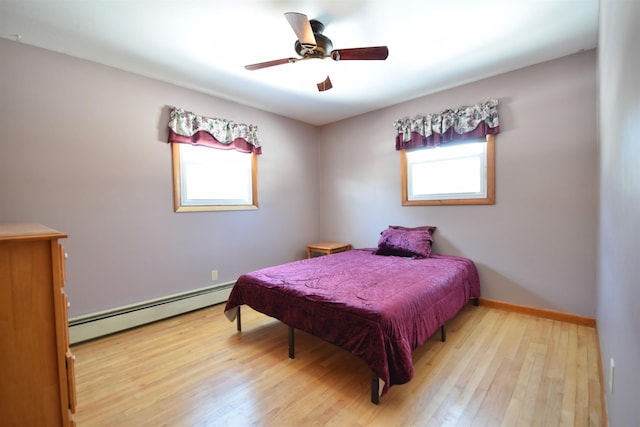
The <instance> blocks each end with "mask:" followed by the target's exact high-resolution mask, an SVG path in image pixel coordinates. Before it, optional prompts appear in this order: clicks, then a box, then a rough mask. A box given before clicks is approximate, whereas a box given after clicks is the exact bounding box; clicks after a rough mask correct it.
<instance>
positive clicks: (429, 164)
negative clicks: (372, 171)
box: [400, 135, 495, 206]
mask: <svg viewBox="0 0 640 427" xmlns="http://www.w3.org/2000/svg"><path fill="white" fill-rule="evenodd" d="M494 141H495V137H494V135H487V136H486V140H485V138H482V139H478V140H477V142H470V141H465V142H464V143H462V144H443V145H440V146H438V147H436V148H417V149H412V150H401V151H400V168H401V180H402V205H403V206H420V205H490V204H494V203H495V166H494V164H495V159H494V158H495V155H494V152H495V149H494Z"/></svg>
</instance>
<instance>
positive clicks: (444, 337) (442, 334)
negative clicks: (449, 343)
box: [440, 325, 447, 342]
mask: <svg viewBox="0 0 640 427" xmlns="http://www.w3.org/2000/svg"><path fill="white" fill-rule="evenodd" d="M446 340H447V330H446V329H445V327H444V325H442V326H440V341H442V342H445V341H446Z"/></svg>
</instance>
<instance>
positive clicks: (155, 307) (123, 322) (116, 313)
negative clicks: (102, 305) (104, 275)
mask: <svg viewBox="0 0 640 427" xmlns="http://www.w3.org/2000/svg"><path fill="white" fill-rule="evenodd" d="M233 283H234V282H229V283H223V284H218V285H215V286H210V287H206V288H200V289H196V290H193V291H189V292H183V293H179V294H174V295H169V296H166V297H163V298H157V299H154V300H149V301H144V302H140V303H137V304H131V305H127V306H124V307H118V308H115V309H112V310H106V311H101V312H98V313H93V314H88V315H84V316H78V317H73V318H71V319H69V341H70V342H71V344H77V343H80V342H83V341H88V340H91V339H94V338H99V337H102V336H105V335H109V334H113V333H115V332H120V331H124V330H126V329H130V328H133V327H136V326H140V325H144V324H147V323H151V322H155V321H157V320H162V319H166V318H168V317H173V316H176V315H179V314H183V313H188V312H190V311H193V310H198V309H200V308H204V307H209V306H211V305H214V304H220V303H221V302H224V301H226V300H227V299H228V298H229V293H230V292H231V288H232V287H233Z"/></svg>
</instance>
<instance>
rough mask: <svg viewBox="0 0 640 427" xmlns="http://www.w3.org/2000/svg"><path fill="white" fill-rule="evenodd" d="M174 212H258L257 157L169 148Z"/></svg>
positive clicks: (195, 147) (201, 148) (190, 147)
mask: <svg viewBox="0 0 640 427" xmlns="http://www.w3.org/2000/svg"><path fill="white" fill-rule="evenodd" d="M172 158H173V188H174V209H175V211H176V212H193V211H214V210H244V209H257V208H258V189H257V186H258V177H257V175H258V160H257V156H256V154H253V153H242V152H239V151H236V150H233V149H230V150H221V149H216V148H211V147H206V146H199V145H191V144H172Z"/></svg>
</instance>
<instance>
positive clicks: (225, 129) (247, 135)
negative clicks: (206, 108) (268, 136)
mask: <svg viewBox="0 0 640 427" xmlns="http://www.w3.org/2000/svg"><path fill="white" fill-rule="evenodd" d="M168 142H180V143H188V144H193V145H205V146H208V147H213V148H221V149H224V150H230V149H233V150H237V151H241V152H243V153H255V154H262V146H261V145H260V140H259V139H258V126H256V125H247V124H244V123H235V122H233V121H231V120H226V119H214V118H211V117H204V116H199V115H197V114H194V113H192V112H190V111H185V110H183V109H181V108H173V109H172V110H171V117H170V119H169V139H168Z"/></svg>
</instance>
